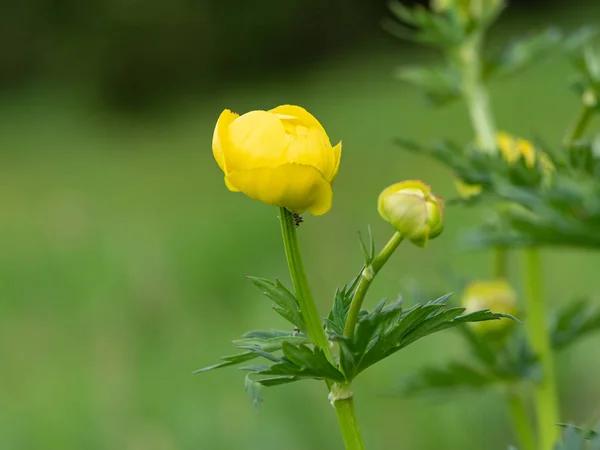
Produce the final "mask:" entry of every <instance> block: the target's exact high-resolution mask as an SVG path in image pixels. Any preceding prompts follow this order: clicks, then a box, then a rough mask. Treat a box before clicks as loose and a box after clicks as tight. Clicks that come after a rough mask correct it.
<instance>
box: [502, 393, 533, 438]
mask: <svg viewBox="0 0 600 450" xmlns="http://www.w3.org/2000/svg"><path fill="white" fill-rule="evenodd" d="M506 397H507V399H508V406H509V409H510V416H511V418H512V425H513V428H514V430H515V433H516V434H517V437H518V439H519V442H520V444H521V448H522V449H523V450H535V448H536V447H535V436H534V434H533V431H532V428H531V423H530V421H529V416H528V414H527V406H526V404H525V401H524V399H523V396H522V395H521V394H520V393H519V392H517V391H516V390H515V389H514V388H512V387H511V388H509V390H508V392H507V393H506Z"/></svg>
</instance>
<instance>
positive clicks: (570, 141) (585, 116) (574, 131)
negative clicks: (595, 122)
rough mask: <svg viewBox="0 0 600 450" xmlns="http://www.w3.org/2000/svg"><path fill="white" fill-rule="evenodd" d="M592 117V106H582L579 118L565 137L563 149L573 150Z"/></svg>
mask: <svg viewBox="0 0 600 450" xmlns="http://www.w3.org/2000/svg"><path fill="white" fill-rule="evenodd" d="M593 115H594V108H593V107H592V106H589V105H587V104H584V105H583V108H582V110H581V113H580V114H579V117H577V120H576V121H575V123H574V124H573V127H572V128H571V130H570V131H569V133H568V134H567V136H566V137H565V147H566V148H567V149H571V148H573V145H574V144H575V142H576V141H577V140H579V139H581V137H582V136H583V133H584V132H585V129H586V128H587V126H588V124H589V123H590V120H591V118H592V117H593Z"/></svg>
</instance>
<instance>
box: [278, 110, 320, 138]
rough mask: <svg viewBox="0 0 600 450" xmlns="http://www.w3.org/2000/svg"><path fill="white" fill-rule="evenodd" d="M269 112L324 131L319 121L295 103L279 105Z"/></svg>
mask: <svg viewBox="0 0 600 450" xmlns="http://www.w3.org/2000/svg"><path fill="white" fill-rule="evenodd" d="M269 112H271V113H273V114H278V115H280V116H283V117H282V118H283V119H287V120H294V121H296V122H298V124H300V125H304V126H305V127H307V128H318V129H320V130H321V131H323V132H324V131H325V129H324V128H323V126H322V125H321V123H320V122H319V121H318V120H317V119H316V117H315V116H313V115H312V114H311V113H309V112H308V111H307V110H305V109H304V108H302V107H301V106H296V105H281V106H278V107H277V108H273V109H272V110H270V111H269Z"/></svg>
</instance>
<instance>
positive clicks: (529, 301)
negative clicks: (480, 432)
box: [525, 247, 559, 450]
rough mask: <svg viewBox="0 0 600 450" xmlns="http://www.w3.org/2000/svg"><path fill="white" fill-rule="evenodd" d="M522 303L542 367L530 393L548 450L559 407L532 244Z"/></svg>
mask: <svg viewBox="0 0 600 450" xmlns="http://www.w3.org/2000/svg"><path fill="white" fill-rule="evenodd" d="M525 306H526V308H527V322H526V328H527V332H528V333H529V340H530V342H531V345H532V347H533V350H534V351H535V352H536V353H537V355H538V357H539V363H540V366H541V368H542V380H541V381H540V382H539V383H538V384H537V385H536V386H535V392H534V397H535V410H536V416H537V428H538V444H539V450H551V449H552V448H553V446H554V442H555V441H556V440H557V439H558V437H559V429H558V426H557V423H558V421H559V407H558V396H557V390H556V376H555V373H554V355H553V353H552V346H551V344H550V336H549V334H548V328H547V319H548V311H547V305H546V298H545V295H544V293H543V286H542V269H541V261H540V254H539V251H538V249H537V248H535V247H530V248H527V249H525Z"/></svg>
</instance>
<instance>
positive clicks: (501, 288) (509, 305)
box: [462, 279, 517, 333]
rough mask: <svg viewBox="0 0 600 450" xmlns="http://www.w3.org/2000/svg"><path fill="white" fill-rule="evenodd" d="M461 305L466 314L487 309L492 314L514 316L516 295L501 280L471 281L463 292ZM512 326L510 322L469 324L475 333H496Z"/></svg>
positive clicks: (490, 321)
mask: <svg viewBox="0 0 600 450" xmlns="http://www.w3.org/2000/svg"><path fill="white" fill-rule="evenodd" d="M462 305H463V307H465V308H466V312H467V313H471V312H475V311H480V310H482V309H489V310H491V311H492V312H494V313H500V314H510V315H516V313H517V294H516V293H515V291H514V290H513V288H512V287H511V286H510V284H508V282H506V281H505V280H503V279H498V280H494V281H473V282H471V283H470V284H469V285H468V286H467V287H466V289H465V291H464V292H463V296H462ZM512 324H513V321H512V320H488V321H485V322H472V323H469V326H470V327H471V329H472V330H473V331H475V332H477V333H497V332H501V331H504V330H506V329H507V328H508V327H510V326H511V325H512Z"/></svg>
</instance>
